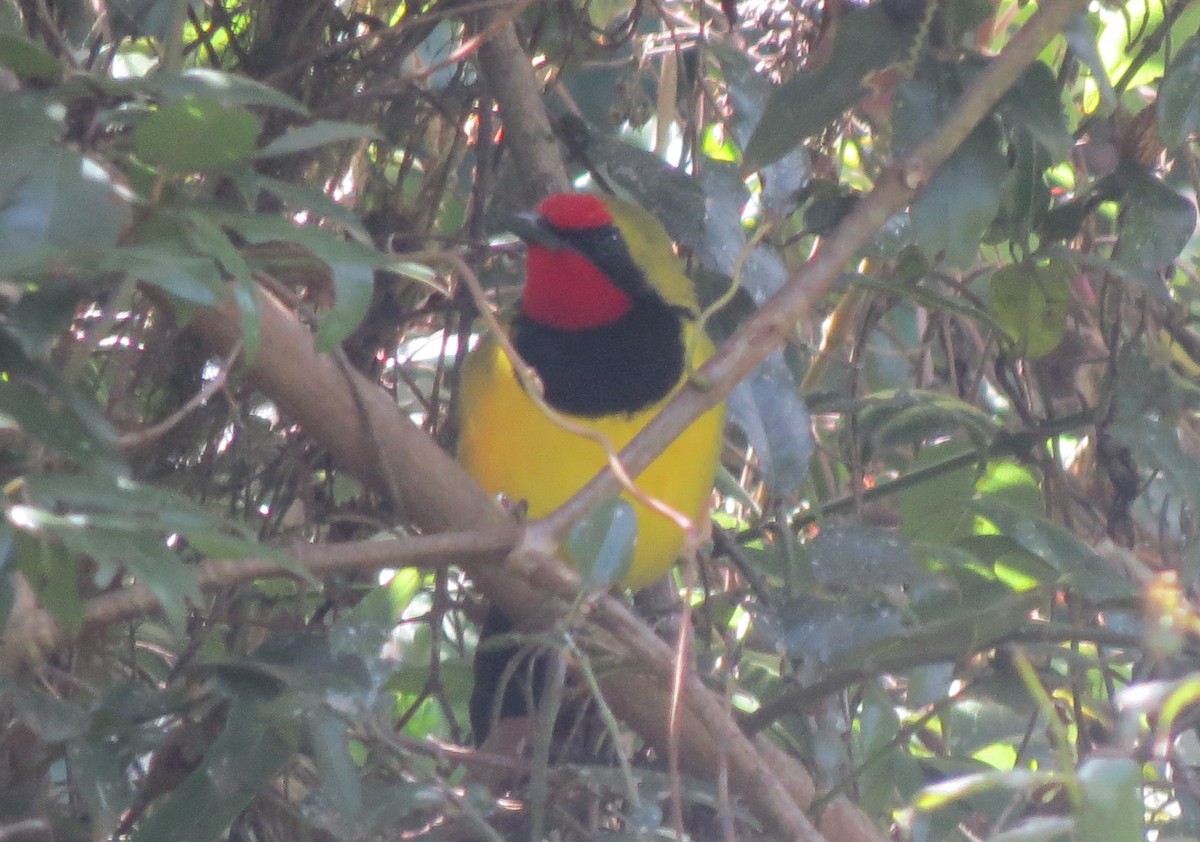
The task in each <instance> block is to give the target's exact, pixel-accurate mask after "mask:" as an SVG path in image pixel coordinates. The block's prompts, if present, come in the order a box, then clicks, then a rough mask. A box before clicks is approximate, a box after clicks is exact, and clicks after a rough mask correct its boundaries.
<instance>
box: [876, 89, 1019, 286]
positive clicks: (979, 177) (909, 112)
mask: <svg viewBox="0 0 1200 842" xmlns="http://www.w3.org/2000/svg"><path fill="white" fill-rule="evenodd" d="M957 93H958V86H957V85H956V84H953V83H950V82H944V83H942V84H940V85H939V86H937V87H933V86H930V85H928V84H923V83H920V82H916V81H910V82H905V83H903V84H901V85H900V87H899V89H898V90H897V92H896V105H895V110H894V122H895V130H896V145H897V147H898V148H900V149H908V148H911V147H912V146H913V145H915V143H916V142H917V141H919V140H920V139H921V138H923V137H924V136H925V135H926V134H928V133H929V131H931V130H932V128H933V127H934V126H936V125H937V124H938V123H939V122H940V121H941V118H942V117H943V116H944V114H945V113H946V112H947V109H949V108H950V106H951V105H952V103H953V101H954V99H955V97H956V95H957ZM1007 177H1008V162H1007V160H1006V159H1005V157H1004V155H1003V154H1002V153H1001V151H1000V132H999V130H998V128H997V127H996V124H995V122H994V121H992V120H985V121H984V122H982V123H980V124H979V125H978V126H977V127H976V128H975V130H974V131H973V132H971V134H970V135H969V136H968V137H967V139H966V140H965V141H964V142H963V144H962V145H961V146H959V147H958V149H957V150H955V152H954V154H953V155H951V156H950V157H949V158H948V159H947V160H946V162H945V163H944V164H942V166H941V167H940V168H939V169H938V171H937V172H936V173H935V174H934V176H933V179H932V180H931V181H930V182H929V184H928V185H926V187H925V189H924V190H922V191H921V194H920V195H919V196H918V197H917V200H916V202H915V203H914V204H913V206H912V212H911V214H910V216H911V221H912V236H913V238H914V240H915V241H916V243H917V244H918V245H919V246H921V248H922V249H924V250H925V252H926V254H928V255H929V256H930V257H931V258H934V259H937V258H944V259H945V260H946V261H947V262H948V263H949V264H950V265H952V266H956V267H963V268H965V267H969V266H972V265H973V264H974V263H975V260H976V258H977V256H978V253H979V244H980V242H981V241H982V239H983V235H984V232H985V231H986V230H987V228H988V226H989V225H991V223H992V220H994V219H995V218H996V214H997V212H998V211H999V209H1000V200H1001V198H1002V196H1003V190H1004V186H1005V183H1006V179H1007Z"/></svg>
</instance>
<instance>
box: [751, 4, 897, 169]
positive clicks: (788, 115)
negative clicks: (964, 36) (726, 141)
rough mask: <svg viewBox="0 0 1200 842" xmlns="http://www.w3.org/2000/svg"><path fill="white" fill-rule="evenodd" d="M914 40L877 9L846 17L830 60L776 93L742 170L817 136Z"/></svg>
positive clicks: (776, 157) (859, 10)
mask: <svg viewBox="0 0 1200 842" xmlns="http://www.w3.org/2000/svg"><path fill="white" fill-rule="evenodd" d="M915 34H916V27H915V25H913V24H909V23H904V24H899V23H896V22H895V21H893V20H892V18H891V17H890V16H889V15H888V14H887V12H886V11H884V9H883V7H882V6H881V5H879V4H872V5H870V6H867V7H866V8H858V9H854V10H852V11H851V12H849V13H848V14H847V15H846V16H845V17H844V18H842V20H841V23H840V29H839V30H838V34H837V40H836V41H835V42H834V45H833V52H832V54H831V55H830V56H829V59H828V60H827V61H826V62H825V63H824V64H822V65H821V66H820V67H817V68H816V69H813V70H806V71H803V72H801V73H799V74H797V75H796V76H794V77H793V78H792V79H791V80H790V81H788V82H787V83H786V84H784V85H781V86H780V87H779V88H776V89H775V92H774V93H772V94H771V98H770V100H769V101H768V103H767V107H766V109H765V110H764V111H763V117H762V120H760V121H759V124H758V126H757V128H755V130H754V134H753V136H752V137H751V138H750V142H749V143H748V144H746V151H745V167H746V169H750V170H754V169H758V168H759V167H762V166H764V165H766V164H770V163H773V162H775V161H777V160H779V159H780V158H782V157H783V156H784V155H785V154H787V153H788V152H790V151H791V150H792V149H794V148H796V146H798V145H799V144H800V143H802V142H803V141H804V139H805V138H808V137H812V136H813V135H815V134H817V133H818V132H821V131H823V130H824V129H825V127H826V126H828V125H829V124H830V123H832V122H833V121H834V120H836V119H837V118H838V117H840V116H841V115H842V113H843V112H845V111H846V109H848V108H849V107H850V106H852V105H854V103H856V102H858V100H859V99H860V98H861V97H862V96H863V94H865V93H866V92H867V88H866V86H865V84H864V82H865V80H866V79H867V77H868V76H869V75H870V74H871V73H873V72H875V71H878V70H882V69H884V68H885V67H887V66H888V65H890V64H892V63H893V62H895V61H897V60H899V59H900V58H901V57H903V56H904V54H905V53H906V52H907V51H908V50H909V48H910V46H911V44H912V39H913V37H914V35H915Z"/></svg>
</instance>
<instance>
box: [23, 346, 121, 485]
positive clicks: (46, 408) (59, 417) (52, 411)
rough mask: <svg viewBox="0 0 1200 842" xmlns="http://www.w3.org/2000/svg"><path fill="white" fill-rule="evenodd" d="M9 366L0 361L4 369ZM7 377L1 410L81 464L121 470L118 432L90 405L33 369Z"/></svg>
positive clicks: (26, 429) (65, 387)
mask: <svg viewBox="0 0 1200 842" xmlns="http://www.w3.org/2000/svg"><path fill="white" fill-rule="evenodd" d="M0 344H2V342H0ZM11 365H12V363H11V362H9V361H4V366H5V367H6V368H7V367H9V366H11ZM10 370H11V369H10ZM39 375H40V376H39ZM10 377H11V378H12V379H10V380H9V382H7V383H4V384H3V388H0V413H3V414H5V415H7V416H8V417H9V418H11V419H13V420H14V421H16V422H17V424H18V425H19V426H20V427H21V429H22V430H24V431H25V433H27V434H28V435H30V436H33V437H34V438H35V439H38V440H39V441H42V442H44V443H45V444H46V445H47V446H48V447H49V448H51V449H52V450H54V451H56V452H58V453H61V454H64V455H66V456H68V457H69V458H71V459H74V460H76V461H78V462H79V463H80V464H83V465H87V466H89V467H91V468H94V469H95V470H98V471H107V472H111V473H122V472H123V471H125V470H126V469H125V468H124V465H123V463H122V461H121V458H120V455H119V454H118V452H117V447H116V444H117V433H116V431H115V430H114V429H113V428H112V427H111V426H110V425H109V424H108V422H107V421H105V419H104V417H103V415H102V414H101V413H100V411H99V409H98V408H97V407H96V406H95V404H93V403H92V402H91V401H89V400H87V399H86V398H84V397H83V396H81V395H80V394H78V393H77V392H75V390H73V389H70V388H68V387H67V386H65V385H64V384H62V383H61V382H60V381H59V380H58V379H57V378H56V377H54V376H53V375H51V374H50V373H49V372H40V371H37V370H35V372H31V373H30V375H28V377H25V376H14V375H11V374H10Z"/></svg>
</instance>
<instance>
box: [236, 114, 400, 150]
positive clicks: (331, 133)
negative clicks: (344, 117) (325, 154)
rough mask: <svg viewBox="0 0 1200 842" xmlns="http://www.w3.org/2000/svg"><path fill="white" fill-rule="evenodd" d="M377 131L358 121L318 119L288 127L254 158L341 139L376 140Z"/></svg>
mask: <svg viewBox="0 0 1200 842" xmlns="http://www.w3.org/2000/svg"><path fill="white" fill-rule="evenodd" d="M378 138H379V132H378V131H376V130H375V129H373V128H371V127H370V126H362V125H359V124H358V123H340V122H337V121H335V120H318V121H316V122H315V123H312V124H310V125H307V126H300V127H299V128H295V129H289V130H288V131H286V132H284V133H283V134H282V135H280V136H279V137H277V138H275V139H274V140H272V141H271V142H270V143H268V144H267V145H266V146H264V147H263V148H262V149H259V150H258V151H257V152H255V153H254V157H255V158H272V157H275V156H276V155H290V154H292V153H293V152H304V151H306V150H308V149H315V148H317V147H319V146H326V145H328V144H330V143H338V142H339V141H343V140H377V139H378Z"/></svg>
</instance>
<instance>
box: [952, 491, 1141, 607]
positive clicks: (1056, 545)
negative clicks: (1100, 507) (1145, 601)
mask: <svg viewBox="0 0 1200 842" xmlns="http://www.w3.org/2000/svg"><path fill="white" fill-rule="evenodd" d="M975 505H976V508H977V509H978V510H979V512H980V514H982V515H983V516H984V517H986V518H987V519H988V520H990V521H991V522H992V523H994V524H995V525H996V528H997V529H999V530H1000V532H1001V533H1002V534H1004V535H1007V536H1008V537H1009V538H1011V539H1012V540H1014V541H1016V542H1017V543H1018V544H1020V545H1021V546H1022V547H1024V548H1025V549H1026V550H1028V551H1029V552H1031V553H1033V554H1034V555H1036V556H1037V557H1038V558H1040V559H1041V560H1042V561H1044V562H1046V563H1047V564H1049V565H1050V566H1051V567H1053V568H1054V569H1055V570H1057V571H1059V573H1060V574H1062V576H1063V577H1064V580H1065V582H1066V583H1067V584H1069V585H1070V586H1071V587H1072V588H1073V589H1074V590H1077V591H1078V592H1079V593H1080V594H1081V595H1082V596H1083V597H1085V598H1086V599H1089V600H1091V601H1092V602H1095V603H1104V602H1109V601H1113V600H1121V599H1130V598H1132V597H1134V596H1135V595H1136V594H1137V588H1136V587H1135V586H1134V584H1133V583H1132V582H1130V581H1129V580H1128V579H1125V578H1124V577H1122V576H1121V575H1120V574H1118V573H1117V571H1116V570H1114V569H1113V567H1112V566H1111V565H1110V564H1109V563H1108V562H1107V561H1105V559H1104V558H1102V557H1101V556H1099V555H1097V554H1096V552H1095V551H1093V550H1092V548H1091V547H1089V546H1088V545H1087V544H1085V543H1083V542H1082V541H1080V540H1079V539H1078V538H1076V537H1075V536H1074V535H1072V534H1071V533H1070V532H1068V531H1067V530H1065V529H1063V528H1062V527H1061V526H1059V525H1058V524H1056V523H1051V522H1050V521H1049V520H1046V519H1045V518H1043V517H1040V516H1037V515H1031V514H1029V513H1027V512H1024V511H1021V510H1020V509H1018V508H1016V507H1014V506H1012V505H1010V504H1008V503H1005V502H1002V501H1000V500H998V499H996V498H991V497H985V498H983V499H981V500H978V501H977V502H976V504H975Z"/></svg>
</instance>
